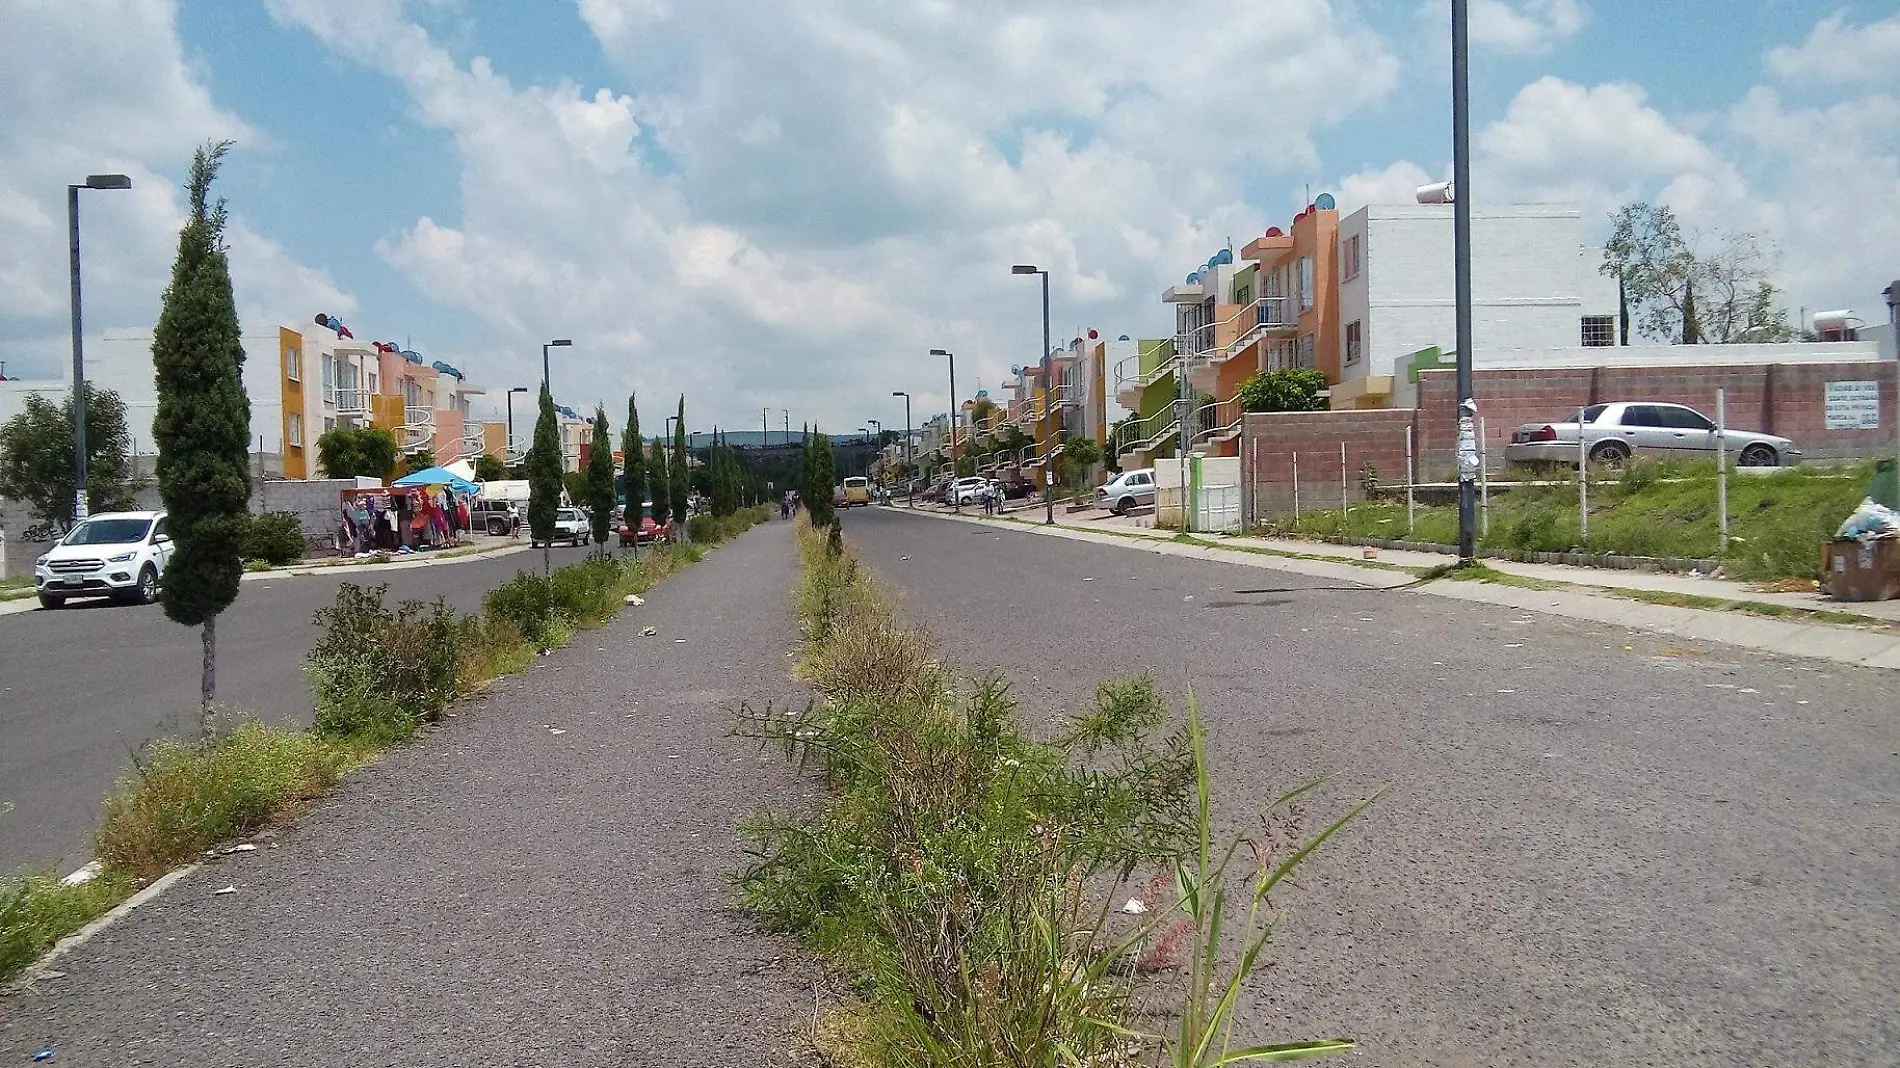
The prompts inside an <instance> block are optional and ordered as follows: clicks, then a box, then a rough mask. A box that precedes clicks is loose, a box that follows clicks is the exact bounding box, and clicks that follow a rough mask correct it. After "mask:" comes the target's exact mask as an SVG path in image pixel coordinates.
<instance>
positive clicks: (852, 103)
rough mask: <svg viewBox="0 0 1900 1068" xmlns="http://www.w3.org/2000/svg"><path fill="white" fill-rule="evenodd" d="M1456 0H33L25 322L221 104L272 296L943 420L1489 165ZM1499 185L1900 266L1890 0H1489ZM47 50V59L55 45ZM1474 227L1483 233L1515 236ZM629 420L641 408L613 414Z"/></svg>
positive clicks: (177, 172) (517, 380)
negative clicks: (74, 254)
mask: <svg viewBox="0 0 1900 1068" xmlns="http://www.w3.org/2000/svg"><path fill="white" fill-rule="evenodd" d="M1448 7H1449V4H1448V2H1447V0H1273V2H1271V3H1260V4H1244V5H1223V6H1209V5H1183V4H1180V3H1178V2H1170V0H797V2H795V3H794V2H788V0H768V2H765V3H759V2H757V0H752V2H747V3H739V2H735V0H533V2H531V3H530V2H523V0H510V2H501V0H487V2H484V0H215V2H212V0H199V2H195V3H187V4H180V3H177V2H174V0H0V31H4V33H5V36H6V38H7V40H8V41H9V43H10V45H11V46H12V55H13V56H14V57H15V59H16V61H15V62H9V63H7V64H5V65H4V66H0V100H4V101H5V102H6V103H5V106H4V107H0V360H5V361H6V367H7V369H6V372H5V373H6V374H7V375H9V376H11V377H36V376H45V377H53V376H56V375H57V374H58V373H59V368H60V366H61V364H62V362H63V361H65V360H67V359H68V358H69V357H68V351H69V350H68V345H69V342H68V340H67V331H68V323H67V314H68V301H67V284H66V283H67V279H66V247H65V246H66V242H65V226H64V222H65V218H64V216H65V211H64V196H63V194H64V192H65V190H64V186H65V185H66V184H67V183H69V182H74V181H81V180H83V178H84V176H85V175H87V174H91V173H108V172H124V173H126V174H129V175H131V176H132V178H133V182H134V185H133V188H132V190H130V191H129V192H116V191H98V192H90V191H89V192H87V193H85V194H83V203H82V209H81V210H82V217H83V220H84V225H83V240H84V250H85V260H84V262H85V287H86V288H85V292H86V319H87V328H88V333H89V334H90V335H93V336H97V334H98V332H99V331H100V330H102V329H104V328H107V327H128V326H129V327H146V328H149V326H150V325H151V323H152V322H153V321H154V320H155V319H156V316H157V311H158V306H159V301H160V298H161V295H162V293H163V290H164V286H165V283H166V280H167V277H168V274H169V267H170V262H171V258H172V254H173V251H174V249H175V246H176V241H177V229H178V226H179V224H180V221H181V217H182V214H183V211H184V207H185V203H184V196H183V192H182V190H181V188H180V184H181V183H182V181H183V179H184V175H185V170H186V167H187V164H188V162H189V160H190V157H191V152H192V150H193V148H194V147H195V146H197V145H199V144H202V143H203V142H205V141H206V140H208V139H226V138H228V139H231V140H233V141H234V142H235V147H234V149H233V151H232V153H231V155H230V157H229V159H228V162H227V165H226V167H225V170H224V172H223V174H222V175H221V177H220V180H219V183H218V187H217V189H218V192H219V193H220V194H221V195H223V196H224V197H226V198H227V199H228V201H229V206H230V210H231V225H230V228H229V233H228V238H229V243H230V250H231V258H232V270H233V276H234V280H235V285H236V289H237V297H238V305H239V313H240V316H241V317H242V320H243V323H244V325H245V328H246V330H247V332H249V331H261V332H269V331H270V328H272V327H274V326H276V325H279V324H293V325H294V324H301V323H305V322H308V321H309V320H310V319H311V318H312V317H313V316H314V315H315V314H317V313H319V312H323V313H328V314H331V315H335V316H338V317H340V318H341V319H342V320H343V321H344V322H345V323H346V324H348V325H349V326H350V327H351V329H352V330H353V331H354V333H355V334H356V336H357V337H359V338H364V339H369V338H374V339H381V340H391V341H400V342H403V343H405V344H406V345H407V346H410V347H413V348H415V349H417V350H419V351H421V352H423V353H424V354H425V355H426V356H427V357H428V358H429V359H440V360H446V361H447V362H449V363H451V364H454V365H456V366H458V367H460V368H462V369H463V370H465V371H466V372H468V374H469V376H470V378H471V380H473V381H475V382H478V383H482V384H487V385H490V386H492V387H494V389H493V397H494V400H495V402H496V404H497V405H498V404H499V401H500V398H501V396H502V393H501V390H502V389H503V388H505V387H506V386H510V385H527V384H530V383H531V382H532V381H533V378H534V376H535V375H536V374H538V373H539V362H540V344H541V342H543V341H546V340H550V339H552V338H556V337H564V338H572V339H573V341H574V346H573V347H572V348H570V349H566V350H556V353H555V363H554V370H553V373H552V378H553V385H554V389H555V393H556V396H557V398H558V399H559V400H560V401H561V402H562V403H565V404H568V405H571V406H573V407H575V408H579V409H587V408H590V407H591V406H592V405H593V404H595V403H596V402H604V403H605V404H606V405H607V408H608V410H609V411H610V412H613V413H616V416H617V415H618V413H621V412H624V410H625V404H626V397H627V395H628V393H629V392H630V391H635V390H637V391H638V394H639V396H640V397H641V398H642V410H643V412H644V413H646V419H647V421H649V422H653V423H655V424H656V425H657V422H658V419H659V416H660V415H661V414H662V413H663V411H670V410H671V408H672V405H673V403H674V402H675V400H676V399H677V397H678V396H679V395H681V394H684V395H685V396H686V397H687V404H688V408H689V423H690V424H691V425H692V426H693V427H694V428H695V429H702V428H704V427H707V426H711V425H713V424H722V425H725V426H728V427H732V428H741V429H743V428H750V427H756V426H758V425H759V421H760V418H761V415H762V414H767V415H769V419H770V422H771V424H772V425H773V426H780V425H782V424H783V422H784V421H785V420H786V419H788V418H789V420H790V422H791V424H792V425H793V426H795V427H796V426H800V425H803V424H804V423H806V422H814V421H815V422H818V423H820V424H821V425H823V426H825V427H827V428H831V429H838V430H842V431H849V430H853V429H855V428H856V427H857V426H859V425H862V424H863V423H864V422H865V421H866V420H867V419H879V420H881V421H882V422H883V424H884V425H885V426H887V427H889V426H899V425H902V419H903V402H902V399H901V398H896V397H893V396H892V395H891V394H892V391H893V390H905V391H909V392H911V393H913V394H914V395H915V397H916V400H915V403H914V406H913V412H914V416H915V418H916V420H917V421H918V422H921V421H923V419H924V418H926V417H927V416H928V415H929V414H931V413H934V412H937V411H941V410H943V408H944V407H945V405H946V402H947V400H948V381H947V370H948V368H947V367H946V366H945V361H943V360H942V359H941V358H939V357H932V356H929V355H928V351H929V350H930V349H932V348H941V349H949V350H951V351H954V352H955V353H957V374H958V385H959V387H961V389H962V391H963V393H964V395H965V396H967V395H968V394H969V392H970V391H971V389H972V388H974V387H975V386H976V385H978V384H979V383H980V384H981V385H983V386H985V387H989V388H995V387H996V386H998V385H999V384H1000V382H1001V381H1002V380H1003V379H1004V378H1005V377H1006V376H1007V375H1008V373H1009V370H1010V368H1011V367H1012V366H1014V365H1020V364H1025V363H1031V362H1034V361H1035V360H1037V359H1038V358H1039V357H1040V355H1041V347H1042V346H1041V318H1040V303H1039V300H1040V295H1039V291H1038V289H1037V286H1036V280H1035V279H1033V278H1020V277H1014V276H1012V275H1011V274H1010V272H1009V268H1010V265H1011V264H1013V263H1022V262H1029V263H1035V264H1038V265H1040V266H1043V267H1046V268H1048V269H1049V271H1050V277H1051V302H1052V306H1053V312H1052V318H1053V323H1054V326H1053V329H1054V331H1055V341H1056V343H1057V344H1060V343H1062V342H1063V341H1065V340H1066V339H1067V338H1069V337H1071V336H1074V335H1076V334H1078V333H1080V332H1082V331H1083V330H1086V329H1090V328H1094V329H1098V330H1100V331H1101V333H1102V334H1103V335H1105V336H1108V337H1115V336H1118V335H1121V334H1130V335H1133V336H1136V337H1142V336H1157V335H1162V334H1165V333H1168V332H1170V331H1171V330H1172V328H1173V327H1172V318H1171V316H1170V314H1169V311H1168V309H1167V308H1166V307H1165V306H1163V305H1162V304H1161V303H1160V302H1159V299H1158V298H1159V294H1160V292H1161V290H1162V289H1163V288H1165V287H1166V286H1167V285H1169V284H1170V283H1172V282H1175V281H1178V279H1179V278H1180V277H1181V276H1182V275H1184V274H1185V273H1186V272H1188V271H1189V270H1191V269H1193V268H1194V267H1195V266H1196V265H1198V264H1200V263H1202V262H1204V261H1205V260H1206V259H1207V258H1208V256H1209V255H1211V254H1212V253H1213V252H1214V251H1215V250H1217V249H1218V248H1220V247H1222V246H1223V245H1225V244H1226V243H1227V242H1228V241H1229V240H1232V241H1233V242H1234V244H1235V245H1236V246H1238V245H1241V244H1244V243H1245V242H1246V241H1247V240H1249V239H1250V238H1251V237H1252V236H1253V235H1256V234H1258V233H1259V232H1260V231H1261V230H1263V229H1264V228H1265V227H1267V226H1269V225H1275V224H1278V225H1282V226H1284V225H1285V224H1286V223H1287V222H1288V221H1289V220H1290V218H1291V217H1292V215H1293V214H1294V213H1295V212H1296V211H1298V210H1299V209H1300V208H1301V207H1302V206H1304V205H1305V204H1306V203H1307V202H1308V198H1309V195H1315V196H1316V195H1317V194H1319V193H1320V192H1332V193H1333V194H1334V195H1335V196H1336V197H1337V199H1338V201H1339V205H1340V207H1341V209H1343V210H1347V211H1350V210H1352V209H1354V208H1357V207H1358V206H1360V205H1362V204H1365V203H1368V202H1381V203H1392V202H1408V201H1409V200H1410V199H1411V195H1412V190H1413V189H1414V187H1416V186H1417V185H1419V184H1421V183H1423V182H1426V181H1431V180H1435V179H1438V178H1441V177H1448V176H1449V171H1450V156H1451V128H1450V126H1451V123H1450V105H1449V69H1450V63H1449V47H1450V44H1449V42H1450V30H1449V18H1448ZM1471 19H1472V23H1471V35H1472V41H1473V52H1472V58H1471V72H1472V73H1471V78H1472V144H1473V152H1474V164H1473V166H1474V171H1473V180H1472V186H1473V188H1472V190H1471V191H1470V196H1471V198H1472V201H1473V203H1474V204H1482V203H1483V202H1486V201H1492V202H1550V201H1560V202H1567V203H1571V204H1574V205H1576V206H1577V207H1578V208H1579V209H1580V210H1581V211H1582V213H1583V219H1584V226H1585V237H1586V239H1589V240H1600V239H1601V238H1602V236H1603V235H1604V233H1605V232H1607V229H1608V221H1607V220H1608V215H1609V213H1610V212H1611V211H1613V210H1614V209H1615V208H1616V207H1617V206H1618V205H1619V204H1622V203H1626V202H1628V201H1632V200H1639V199H1646V200H1660V201H1661V202H1664V203H1667V204H1669V205H1670V206H1671V207H1673V208H1674V209H1675V210H1676V212H1677V214H1678V215H1679V216H1680V217H1681V218H1682V219H1683V221H1684V223H1685V224H1686V225H1687V227H1688V228H1689V229H1690V231H1691V232H1692V233H1693V234H1694V235H1696V236H1697V238H1698V239H1699V240H1704V241H1708V240H1713V239H1714V238H1715V237H1716V236H1717V235H1719V234H1720V233H1721V232H1725V231H1726V232H1734V231H1750V232H1755V233H1757V234H1760V235H1761V236H1762V237H1763V238H1764V239H1765V240H1766V241H1767V242H1768V243H1769V244H1770V245H1771V247H1772V248H1773V249H1774V250H1775V252H1776V255H1777V271H1776V273H1777V277H1778V280H1779V282H1780V284H1781V285H1782V287H1783V288H1784V290H1785V299H1786V303H1787V306H1788V308H1789V310H1790V311H1791V313H1792V312H1794V311H1795V310H1796V309H1799V308H1803V307H1805V308H1807V309H1808V310H1809V311H1813V310H1815V309H1818V308H1822V307H1826V308H1843V307H1845V308H1853V309H1855V310H1856V311H1858V312H1859V313H1860V314H1861V315H1863V316H1864V317H1867V318H1869V319H1871V320H1876V321H1878V320H1879V319H1881V318H1884V314H1885V310H1884V307H1882V305H1881V297H1880V291H1881V289H1882V288H1883V287H1885V286H1886V285H1887V284H1888V283H1889V282H1891V281H1893V280H1894V279H1895V278H1896V277H1900V251H1897V250H1900V78H1896V75H1895V73H1894V72H1895V71H1896V70H1900V7H1896V4H1895V3H1894V2H1893V0H1881V2H1872V0H1848V2H1844V3H1838V4H1830V3H1804V2H1799V0H1670V2H1669V3H1666V4H1659V3H1656V2H1654V0H1471ZM26 57H30V58H31V62H25V61H19V60H23V59H24V58H26ZM1477 254H1478V255H1482V254H1483V250H1482V249H1479V250H1477ZM616 422H618V419H617V418H616Z"/></svg>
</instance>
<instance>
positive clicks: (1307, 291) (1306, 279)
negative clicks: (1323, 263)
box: [1293, 256, 1313, 311]
mask: <svg viewBox="0 0 1900 1068" xmlns="http://www.w3.org/2000/svg"><path fill="white" fill-rule="evenodd" d="M1293 284H1294V294H1295V296H1297V297H1298V298H1299V302H1298V303H1299V306H1300V310H1301V311H1305V310H1306V309H1308V308H1311V307H1312V306H1313V257H1311V256H1301V257H1300V273H1299V277H1298V278H1296V279H1295V280H1294V283H1293Z"/></svg>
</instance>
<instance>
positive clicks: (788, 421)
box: [779, 408, 792, 445]
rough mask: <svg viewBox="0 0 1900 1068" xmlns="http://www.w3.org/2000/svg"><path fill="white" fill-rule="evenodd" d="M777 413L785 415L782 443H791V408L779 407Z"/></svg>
mask: <svg viewBox="0 0 1900 1068" xmlns="http://www.w3.org/2000/svg"><path fill="white" fill-rule="evenodd" d="M779 414H780V415H783V416H784V417H785V441H784V442H783V444H786V445H790V444H791V443H792V410H791V409H790V408H780V409H779Z"/></svg>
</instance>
